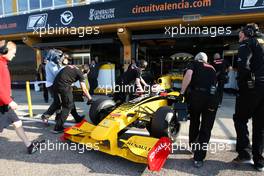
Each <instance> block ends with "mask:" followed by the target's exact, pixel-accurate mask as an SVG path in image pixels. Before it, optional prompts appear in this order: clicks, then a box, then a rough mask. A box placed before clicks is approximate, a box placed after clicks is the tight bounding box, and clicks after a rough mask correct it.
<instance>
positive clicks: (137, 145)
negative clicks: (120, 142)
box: [127, 142, 151, 151]
mask: <svg viewBox="0 0 264 176" xmlns="http://www.w3.org/2000/svg"><path fill="white" fill-rule="evenodd" d="M127 145H128V146H131V147H135V148H138V149H142V150H145V151H150V150H151V148H150V147H147V146H144V145H141V144H136V143H133V142H128V143H127Z"/></svg>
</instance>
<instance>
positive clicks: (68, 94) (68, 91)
mask: <svg viewBox="0 0 264 176" xmlns="http://www.w3.org/2000/svg"><path fill="white" fill-rule="evenodd" d="M82 71H83V72H82ZM82 71H81V70H79V69H78V68H77V67H76V66H73V65H68V66H66V67H64V68H63V69H62V70H61V71H60V72H59V73H58V75H57V76H56V78H55V80H54V105H57V109H59V108H61V111H60V112H59V113H58V114H57V115H56V119H55V120H56V124H55V127H54V130H53V131H52V132H53V133H60V132H63V130H64V127H63V124H64V121H65V120H66V119H67V117H68V116H69V113H70V112H71V110H72V108H74V102H73V94H72V87H71V86H72V84H73V83H74V82H76V81H79V82H80V87H81V88H82V90H83V93H84V95H85V96H86V97H87V98H88V103H91V102H92V97H91V95H90V94H89V91H88V90H87V88H86V84H85V79H84V76H83V75H84V74H87V73H88V72H89V67H88V65H84V66H83V68H82Z"/></svg>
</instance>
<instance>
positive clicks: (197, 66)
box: [179, 52, 218, 168]
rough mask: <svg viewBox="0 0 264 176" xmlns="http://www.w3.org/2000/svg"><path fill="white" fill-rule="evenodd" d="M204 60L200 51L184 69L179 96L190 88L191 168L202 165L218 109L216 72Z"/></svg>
mask: <svg viewBox="0 0 264 176" xmlns="http://www.w3.org/2000/svg"><path fill="white" fill-rule="evenodd" d="M207 60H208V58H207V55H206V54H205V53H202V52H201V53H198V54H197V55H196V56H195V61H194V62H193V63H191V64H190V65H189V66H188V67H187V71H186V73H185V75H184V78H183V82H182V89H181V94H180V96H179V98H180V97H181V98H180V99H183V94H184V93H185V91H186V89H187V87H188V86H190V89H191V93H190V99H189V101H190V102H189V104H190V128H189V143H190V147H191V148H192V150H193V151H194V167H197V168H200V167H202V166H203V160H204V159H205V156H206V152H207V149H208V142H209V140H210V137H211V130H212V128H213V125H214V121H215V116H216V111H217V107H218V103H217V97H216V87H215V86H216V71H215V69H214V67H213V66H212V65H209V64H208V63H207ZM180 101H182V100H180ZM200 116H202V119H201V120H200ZM200 124H201V125H200Z"/></svg>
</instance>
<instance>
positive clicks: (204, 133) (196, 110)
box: [189, 91, 218, 161]
mask: <svg viewBox="0 0 264 176" xmlns="http://www.w3.org/2000/svg"><path fill="white" fill-rule="evenodd" d="M217 107H218V104H217V98H216V96H212V95H209V94H207V93H205V92H199V91H192V92H191V94H190V128H189V144H190V146H191V148H192V149H193V150H194V160H196V161H203V160H204V159H205V157H206V152H207V149H208V143H209V140H210V137H211V130H212V128H213V125H214V121H215V116H216V111H217Z"/></svg>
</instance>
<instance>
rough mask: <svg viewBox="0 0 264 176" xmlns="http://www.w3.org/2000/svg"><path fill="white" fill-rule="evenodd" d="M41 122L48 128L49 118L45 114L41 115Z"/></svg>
mask: <svg viewBox="0 0 264 176" xmlns="http://www.w3.org/2000/svg"><path fill="white" fill-rule="evenodd" d="M41 119H42V122H43V123H44V124H45V125H46V126H49V117H48V116H47V115H45V114H42V115H41Z"/></svg>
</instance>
